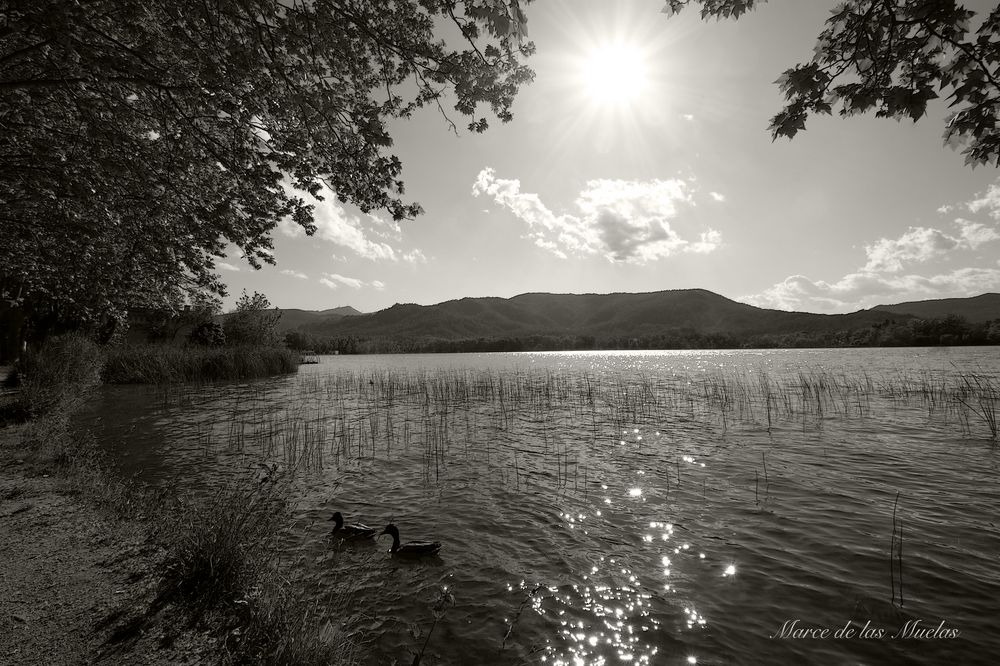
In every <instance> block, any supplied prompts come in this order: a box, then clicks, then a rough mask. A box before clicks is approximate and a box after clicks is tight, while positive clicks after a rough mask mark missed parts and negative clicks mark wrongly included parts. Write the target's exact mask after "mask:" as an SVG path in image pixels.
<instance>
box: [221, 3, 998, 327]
mask: <svg viewBox="0 0 1000 666" xmlns="http://www.w3.org/2000/svg"><path fill="white" fill-rule="evenodd" d="M664 4H665V3H664V0H619V1H617V2H613V3H612V2H606V1H604V0H538V1H537V2H535V3H533V4H531V5H529V6H528V7H527V8H526V14H527V16H528V35H529V38H530V39H531V40H532V41H533V42H534V43H535V45H536V46H537V54H536V55H535V56H533V57H532V58H530V59H528V64H529V65H530V66H531V67H532V68H533V69H534V70H535V72H536V78H535V81H534V82H533V83H532V84H530V85H528V86H526V87H524V88H523V89H522V90H521V92H520V93H519V95H518V97H517V100H516V102H515V104H514V107H513V113H514V119H513V120H512V121H511V122H510V123H507V124H501V123H499V122H498V121H495V122H493V123H492V124H491V128H490V129H489V130H488V131H487V132H486V133H484V134H472V133H470V132H468V131H459V135H458V136H455V135H454V134H453V133H452V132H451V131H450V129H449V126H448V123H447V121H446V120H445V119H444V118H442V117H441V115H440V113H439V112H438V111H437V110H436V109H425V110H423V111H421V112H419V113H417V114H416V115H415V116H414V117H413V118H411V119H409V120H406V121H400V122H396V123H394V124H393V125H391V133H392V135H393V137H394V139H395V144H394V146H393V149H392V152H393V153H394V154H396V155H398V156H399V157H400V159H401V160H402V161H403V163H404V172H403V178H404V180H405V182H406V197H405V198H406V199H407V200H415V201H418V202H419V203H420V204H421V205H422V206H423V208H424V210H425V213H424V214H423V215H421V216H419V217H417V218H416V219H414V220H407V221H403V222H400V223H398V224H396V223H393V222H391V218H390V217H389V216H387V215H385V214H384V213H383V214H374V215H367V214H364V213H361V212H360V211H359V210H358V209H356V208H353V207H351V206H346V205H341V204H338V203H337V202H336V201H335V199H334V198H333V197H327V198H326V200H325V201H323V202H318V203H317V207H316V222H317V226H318V227H319V230H318V231H317V233H316V234H315V235H314V236H312V237H306V236H305V235H304V234H303V233H302V232H301V230H298V229H297V228H296V227H295V226H294V225H292V224H291V223H287V224H281V225H279V228H278V229H277V230H276V231H275V234H274V245H275V250H274V255H275V259H276V260H277V266H274V267H271V266H265V267H264V268H263V269H261V270H259V271H255V270H253V269H252V268H251V267H250V266H249V265H247V263H246V262H245V261H244V260H243V259H241V258H240V256H239V252H238V251H234V252H232V253H231V256H228V257H226V258H224V259H223V260H221V261H219V262H217V267H218V268H219V269H220V273H221V275H222V278H223V280H224V282H225V283H226V284H227V285H228V288H229V292H230V295H229V296H228V297H227V298H226V299H225V301H224V308H225V309H227V310H228V309H231V308H232V306H233V304H234V302H235V300H236V298H237V297H238V296H239V295H240V293H241V291H242V290H243V289H246V290H247V291H248V292H250V293H252V292H254V291H259V292H261V293H263V294H265V295H266V296H267V297H268V298H269V300H270V301H271V303H272V304H274V305H276V306H278V307H282V308H301V309H306V310H324V309H327V308H334V307H340V306H348V305H349V306H353V307H354V308H357V309H358V310H360V311H362V312H374V311H377V310H381V309H384V308H387V307H390V306H392V305H393V304H395V303H418V304H421V305H430V304H434V303H440V302H443V301H448V300H452V299H458V298H464V297H481V296H499V297H503V298H509V297H512V296H515V295H518V294H523V293H529V292H549V293H613V292H650V291H660V290H666V289H689V288H701V289H708V290H710V291H713V292H716V293H718V294H721V295H723V296H725V297H727V298H731V299H733V300H736V301H740V302H743V303H749V304H752V305H756V306H760V307H767V308H776V309H781V310H799V311H807V312H821V313H843V312H853V311H856V310H859V309H863V308H868V307H872V306H875V305H878V304H888V303H900V302H905V301H911V300H924V299H933V298H951V297H968V296H975V295H978V294H982V293H985V292H991V291H992V292H997V291H1000V261H998V260H1000V172H998V170H997V169H996V168H995V167H989V166H987V167H983V166H980V167H977V168H975V169H972V168H971V167H969V166H966V165H965V162H964V156H963V155H962V154H961V152H960V151H958V150H952V149H951V148H949V147H947V146H945V145H943V141H942V134H943V132H944V118H945V117H946V116H947V107H946V105H945V103H944V102H940V101H937V102H934V103H932V105H931V107H930V109H929V112H928V115H927V116H926V117H924V118H923V119H921V120H920V121H919V122H918V123H913V122H911V121H909V120H904V121H900V122H897V121H895V120H892V119H878V118H875V117H874V116H872V115H866V116H855V117H851V118H841V117H839V116H838V115H836V114H834V115H833V116H822V117H811V118H810V120H809V122H808V124H807V128H806V131H805V132H800V133H799V134H798V135H797V136H796V137H795V139H794V140H791V141H789V140H787V139H779V140H777V141H774V142H772V140H771V136H770V133H769V132H768V131H767V127H768V124H769V120H770V118H771V116H773V115H774V114H775V113H776V112H777V111H779V110H780V108H781V106H782V104H781V102H782V99H781V96H780V93H779V91H778V88H777V86H776V85H774V81H775V80H776V79H777V78H778V76H779V75H780V74H781V72H783V71H784V70H786V69H788V68H790V67H792V66H793V65H795V64H796V63H799V62H807V61H808V60H810V59H811V57H812V54H813V47H814V44H815V37H816V35H817V34H818V33H819V31H820V30H821V29H822V24H823V21H824V20H825V18H826V17H827V16H828V15H829V12H830V11H831V9H832V8H833V7H834V6H835V5H836V4H837V2H836V1H835V0H829V1H827V0H810V1H809V2H802V1H801V0H771V1H770V2H768V3H766V4H764V5H762V6H761V7H760V8H758V9H757V10H755V11H754V12H752V13H751V14H748V15H746V16H744V17H743V18H741V19H740V20H739V21H715V20H711V21H707V22H704V21H702V20H701V19H700V18H699V16H698V13H697V9H696V8H689V9H687V10H685V11H684V12H683V13H682V14H680V15H678V16H673V17H668V16H667V15H666V14H664V13H662V12H661V9H662V7H663V5H664ZM964 4H966V6H967V7H968V8H970V9H978V10H982V9H984V8H985V9H990V8H991V7H990V6H989V5H990V4H991V3H989V2H984V1H982V0H979V1H977V2H967V3H964ZM451 115H452V117H453V118H454V119H455V120H456V124H458V125H459V127H463V126H464V124H463V123H462V122H458V121H459V120H461V119H462V117H461V116H460V115H459V114H457V112H453V113H452V114H451Z"/></svg>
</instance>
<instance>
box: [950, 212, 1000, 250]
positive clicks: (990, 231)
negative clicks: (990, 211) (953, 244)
mask: <svg viewBox="0 0 1000 666" xmlns="http://www.w3.org/2000/svg"><path fill="white" fill-rule="evenodd" d="M955 224H956V225H958V227H959V229H960V231H959V233H960V236H961V239H962V243H961V244H962V245H963V246H964V247H967V248H969V249H970V250H975V249H976V248H978V247H979V246H980V245H982V244H983V243H989V242H991V241H995V240H1000V233H997V230H996V229H994V228H993V227H987V226H986V225H984V224H980V223H979V222H970V221H969V220H963V219H961V218H959V219H957V220H955Z"/></svg>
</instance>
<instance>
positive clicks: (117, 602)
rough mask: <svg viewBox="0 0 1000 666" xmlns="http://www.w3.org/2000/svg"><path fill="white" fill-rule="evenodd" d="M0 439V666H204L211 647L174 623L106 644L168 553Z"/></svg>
mask: <svg viewBox="0 0 1000 666" xmlns="http://www.w3.org/2000/svg"><path fill="white" fill-rule="evenodd" d="M17 444H18V436H17V432H16V429H15V428H12V427H8V428H4V429H2V430H0V663H2V664H11V665H14V664H32V665H43V664H44V665H45V666H54V665H58V664H92V663H106V664H203V663H204V664H208V663H215V662H216V661H217V657H216V656H213V655H215V654H217V653H216V652H215V651H214V649H213V644H212V640H211V639H209V638H208V637H206V636H204V635H201V634H197V633H194V632H191V631H184V632H177V631H176V630H175V629H176V624H177V623H176V622H175V621H173V620H171V618H170V616H169V614H168V613H166V612H165V613H164V614H162V616H160V617H158V618H156V620H155V621H154V622H152V623H151V624H150V625H148V626H147V627H146V628H145V629H144V631H143V632H141V633H140V634H139V635H138V636H135V637H134V638H132V639H131V640H129V641H126V642H119V643H109V642H108V639H109V637H110V636H111V635H112V632H113V631H114V630H115V629H116V627H120V626H121V621H122V619H123V618H125V617H128V616H130V615H132V616H134V615H135V614H136V613H137V612H141V610H142V609H143V608H144V601H146V600H148V599H149V598H150V595H151V589H152V585H153V583H154V582H155V580H154V579H155V575H154V572H155V571H157V567H158V565H159V564H160V563H161V562H162V553H161V552H160V551H159V549H158V548H157V547H155V546H153V545H151V544H150V543H149V541H148V539H147V538H146V534H145V532H144V527H143V526H142V524H141V523H136V522H132V521H123V520H121V519H119V518H117V517H116V516H114V515H112V514H110V513H109V512H104V511H101V510H99V509H97V508H96V507H94V506H92V505H91V504H90V503H88V502H87V501H86V500H84V499H82V498H81V497H80V496H78V495H74V494H72V492H71V491H70V490H69V486H68V484H66V482H65V480H64V479H62V478H60V477H59V476H58V475H55V474H49V473H48V472H49V471H51V469H49V470H47V469H46V467H45V466H43V465H39V464H37V463H33V462H30V461H29V460H27V457H28V456H26V455H25V452H24V451H23V450H19V449H18V447H17Z"/></svg>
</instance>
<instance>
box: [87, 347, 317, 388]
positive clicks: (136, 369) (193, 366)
mask: <svg viewBox="0 0 1000 666" xmlns="http://www.w3.org/2000/svg"><path fill="white" fill-rule="evenodd" d="M298 366H299V356H298V354H297V353H296V352H293V351H291V350H289V349H283V348H280V347H263V346H247V347H214V348H210V347H176V346H170V345H128V346H119V347H111V348H109V349H108V354H107V362H106V364H105V367H104V372H103V378H104V381H105V383H108V384H167V383H176V382H212V381H223V380H232V379H241V380H245V379H254V378H257V377H267V376H270V375H279V374H286V373H291V372H295V371H296V370H297V369H298Z"/></svg>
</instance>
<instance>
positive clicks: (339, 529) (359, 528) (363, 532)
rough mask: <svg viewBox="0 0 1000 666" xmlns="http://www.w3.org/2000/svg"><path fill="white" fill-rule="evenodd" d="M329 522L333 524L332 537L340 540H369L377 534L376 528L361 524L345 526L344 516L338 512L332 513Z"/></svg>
mask: <svg viewBox="0 0 1000 666" xmlns="http://www.w3.org/2000/svg"><path fill="white" fill-rule="evenodd" d="M330 520H332V521H333V522H334V525H333V536H335V537H339V538H341V539H371V538H372V537H374V536H375V533H376V532H378V528H377V527H368V526H367V525H364V524H362V523H355V524H354V525H345V524H344V516H343V514H341V513H340V512H339V511H334V512H333V516H332V517H331V518H330Z"/></svg>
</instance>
